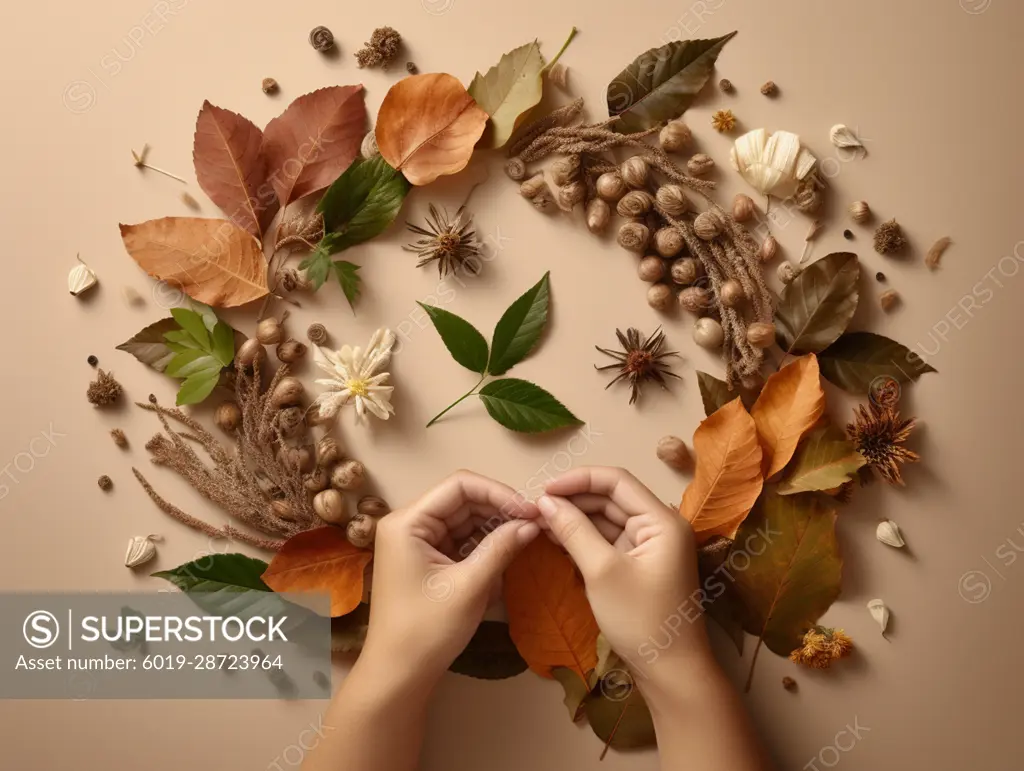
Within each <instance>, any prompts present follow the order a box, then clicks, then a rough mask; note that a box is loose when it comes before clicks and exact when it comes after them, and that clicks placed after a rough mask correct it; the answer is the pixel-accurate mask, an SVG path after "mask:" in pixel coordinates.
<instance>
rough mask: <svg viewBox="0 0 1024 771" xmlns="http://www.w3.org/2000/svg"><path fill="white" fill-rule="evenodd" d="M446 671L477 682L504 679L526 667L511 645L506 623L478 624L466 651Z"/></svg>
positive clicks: (522, 670) (488, 622)
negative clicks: (477, 679) (475, 679)
mask: <svg viewBox="0 0 1024 771" xmlns="http://www.w3.org/2000/svg"><path fill="white" fill-rule="evenodd" d="M448 669H449V671H451V672H455V673H456V674H459V675H466V676H467V677H476V678H479V679H481V680H505V679H507V678H510V677H515V676H516V675H519V674H522V673H523V672H525V671H526V669H527V665H526V662H525V661H523V657H522V656H520V655H519V651H517V650H516V646H515V644H514V643H513V642H512V637H511V636H510V635H509V633H508V624H506V623H505V622H503V621H481V622H480V626H479V627H477V630H476V632H475V633H474V635H473V637H472V639H471V640H470V641H469V644H468V645H467V646H466V649H465V650H464V651H462V653H460V654H459V656H458V658H456V659H455V661H454V662H453V663H452V665H451V666H450V667H449V668H448Z"/></svg>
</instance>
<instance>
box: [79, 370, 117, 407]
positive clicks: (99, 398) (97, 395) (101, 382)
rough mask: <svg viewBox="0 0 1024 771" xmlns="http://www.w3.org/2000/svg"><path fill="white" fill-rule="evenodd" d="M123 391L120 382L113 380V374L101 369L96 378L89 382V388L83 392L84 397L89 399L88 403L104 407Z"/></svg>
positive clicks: (115, 399) (114, 400)
mask: <svg viewBox="0 0 1024 771" xmlns="http://www.w3.org/2000/svg"><path fill="white" fill-rule="evenodd" d="M123 393H124V389H123V388H122V387H121V384H120V383H118V382H117V381H116V380H114V376H113V375H111V374H109V373H107V372H104V371H103V370H102V369H101V370H99V374H98V375H97V376H96V379H95V380H94V381H92V382H91V383H89V390H87V391H86V392H85V397H86V398H87V399H88V400H89V404H92V405H93V406H95V407H106V406H107V405H109V404H113V403H114V402H116V401H117V400H118V399H120V398H121V394H123Z"/></svg>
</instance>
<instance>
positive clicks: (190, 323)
mask: <svg viewBox="0 0 1024 771" xmlns="http://www.w3.org/2000/svg"><path fill="white" fill-rule="evenodd" d="M171 318H173V319H174V320H175V321H177V322H178V326H180V327H181V328H182V329H183V330H185V332H186V333H187V334H188V335H189V336H190V337H191V338H192V339H193V340H195V341H196V342H197V343H198V344H199V347H200V348H201V349H202V350H204V351H208V350H210V331H209V330H208V329H207V328H206V324H205V323H203V317H202V316H200V315H199V314H198V313H196V312H195V311H192V310H189V309H188V308H171ZM168 339H169V338H168ZM177 342H184V341H181V340H179V341H177Z"/></svg>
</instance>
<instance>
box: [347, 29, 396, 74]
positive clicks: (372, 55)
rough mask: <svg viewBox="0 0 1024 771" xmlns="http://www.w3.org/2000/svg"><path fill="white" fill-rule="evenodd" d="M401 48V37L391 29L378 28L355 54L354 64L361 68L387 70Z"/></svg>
mask: <svg viewBox="0 0 1024 771" xmlns="http://www.w3.org/2000/svg"><path fill="white" fill-rule="evenodd" d="M401 47H402V36H401V35H400V34H398V32H397V30H395V29H394V28H393V27H378V28H377V29H375V30H374V31H373V34H372V35H370V41H369V42H368V43H366V44H365V45H363V47H362V48H361V49H359V50H358V51H357V52H356V62H357V63H358V64H359V67H360V69H361V68H363V67H383V68H384V69H387V68H388V65H389V64H390V63H391V61H392V60H393V59H394V58H395V57H396V56H397V55H398V51H399V49H400V48H401Z"/></svg>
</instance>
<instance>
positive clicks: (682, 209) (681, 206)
mask: <svg viewBox="0 0 1024 771" xmlns="http://www.w3.org/2000/svg"><path fill="white" fill-rule="evenodd" d="M654 198H655V200H656V201H657V202H658V208H660V209H662V210H663V211H664V212H665V213H666V214H667V215H668V216H670V217H682V216H683V215H684V214H686V212H688V211H690V208H691V206H690V199H689V198H687V197H686V192H685V191H684V190H683V188H682V186H680V185H662V186H661V187H659V188H658V192H657V193H656V194H655V197H654Z"/></svg>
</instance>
